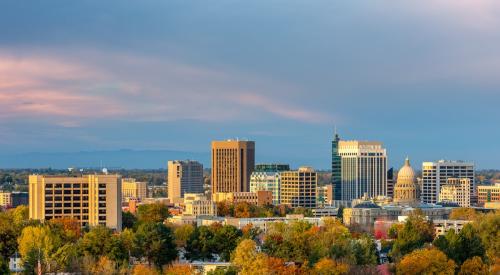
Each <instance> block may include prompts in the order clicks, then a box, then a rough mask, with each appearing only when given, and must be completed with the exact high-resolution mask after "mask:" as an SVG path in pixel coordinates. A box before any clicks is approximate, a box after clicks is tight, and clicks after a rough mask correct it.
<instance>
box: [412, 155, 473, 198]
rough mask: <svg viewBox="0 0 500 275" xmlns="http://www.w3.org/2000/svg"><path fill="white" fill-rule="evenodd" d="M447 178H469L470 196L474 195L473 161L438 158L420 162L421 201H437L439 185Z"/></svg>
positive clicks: (444, 182) (442, 184)
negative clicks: (438, 159) (433, 160)
mask: <svg viewBox="0 0 500 275" xmlns="http://www.w3.org/2000/svg"><path fill="white" fill-rule="evenodd" d="M449 178H468V179H470V197H471V198H472V197H473V196H476V191H475V173H474V163H469V162H463V161H447V160H440V161H437V162H424V163H422V193H421V196H420V199H421V201H422V202H425V203H436V202H438V200H439V194H440V191H441V186H444V185H446V182H447V180H448V179H449Z"/></svg>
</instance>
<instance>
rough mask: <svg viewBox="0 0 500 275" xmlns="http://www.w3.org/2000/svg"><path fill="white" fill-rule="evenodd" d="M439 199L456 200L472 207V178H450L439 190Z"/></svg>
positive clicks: (464, 205) (443, 200) (460, 203)
mask: <svg viewBox="0 0 500 275" xmlns="http://www.w3.org/2000/svg"><path fill="white" fill-rule="evenodd" d="M439 201H442V202H456V203H458V205H460V206H461V207H470V179H468V178H448V179H447V180H446V184H445V185H443V186H441V190H440V191H439Z"/></svg>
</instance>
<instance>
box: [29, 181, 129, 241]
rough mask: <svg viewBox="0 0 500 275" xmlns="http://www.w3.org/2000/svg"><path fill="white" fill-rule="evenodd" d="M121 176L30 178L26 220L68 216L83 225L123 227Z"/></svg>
mask: <svg viewBox="0 0 500 275" xmlns="http://www.w3.org/2000/svg"><path fill="white" fill-rule="evenodd" d="M121 201H122V198H121V176H119V175H83V176H74V177H68V176H43V175H30V176H29V217H30V219H35V220H50V219H54V218H62V217H71V218H75V219H77V220H79V221H80V223H81V225H82V226H86V225H89V226H97V225H104V226H107V227H109V228H112V229H116V230H118V231H120V230H121V225H122V209H121Z"/></svg>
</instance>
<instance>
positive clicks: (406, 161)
mask: <svg viewBox="0 0 500 275" xmlns="http://www.w3.org/2000/svg"><path fill="white" fill-rule="evenodd" d="M405 166H410V158H408V156H406V159H405Z"/></svg>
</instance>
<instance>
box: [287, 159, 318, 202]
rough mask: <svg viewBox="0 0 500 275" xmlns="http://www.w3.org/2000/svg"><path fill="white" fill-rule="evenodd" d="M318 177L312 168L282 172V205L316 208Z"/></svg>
mask: <svg viewBox="0 0 500 275" xmlns="http://www.w3.org/2000/svg"><path fill="white" fill-rule="evenodd" d="M317 187H318V175H317V173H316V172H315V171H314V169H312V168H311V167H300V168H299V170H297V171H286V172H281V193H280V198H281V204H286V205H289V206H291V207H306V208H315V207H316V190H317Z"/></svg>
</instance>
